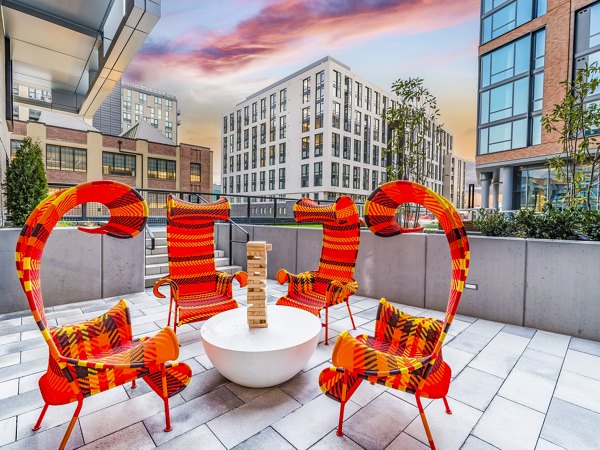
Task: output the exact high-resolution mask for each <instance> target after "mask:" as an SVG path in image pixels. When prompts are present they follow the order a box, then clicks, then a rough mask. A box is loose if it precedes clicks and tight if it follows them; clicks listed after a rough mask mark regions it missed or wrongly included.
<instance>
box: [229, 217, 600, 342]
mask: <svg viewBox="0 0 600 450" xmlns="http://www.w3.org/2000/svg"><path fill="white" fill-rule="evenodd" d="M244 228H245V229H247V230H248V231H249V232H250V238H251V239H254V240H264V241H267V242H269V243H271V244H273V251H272V252H270V253H269V269H268V276H269V278H274V277H275V274H276V273H277V270H279V269H280V268H285V269H287V270H289V271H290V272H293V273H298V272H302V271H305V270H315V269H316V268H317V264H318V259H319V255H320V248H321V247H320V246H321V236H322V234H321V230H319V229H315V228H302V227H298V228H297V227H275V226H244ZM218 229H219V232H218V246H219V248H220V249H222V250H226V252H227V250H228V245H229V232H228V230H227V229H226V228H225V227H224V226H223V225H221V226H218ZM360 239H361V243H360V248H359V253H358V260H357V265H356V271H355V279H356V281H358V285H359V290H358V294H359V295H365V296H369V297H375V298H378V297H386V298H387V299H388V300H391V301H394V302H397V303H402V304H405V305H411V306H417V307H425V308H429V309H435V310H439V311H443V310H445V308H446V304H447V300H448V293H449V289H450V254H449V250H448V244H447V241H446V238H445V236H443V235H438V234H405V235H401V236H397V237H394V238H380V237H377V236H375V235H373V234H371V233H370V232H368V231H366V230H365V231H362V232H361V236H360ZM469 242H470V246H471V265H470V270H469V278H468V280H467V283H469V284H472V285H475V287H476V289H465V291H464V293H463V296H462V299H461V303H460V306H459V310H458V312H459V313H460V314H465V315H469V316H475V317H479V318H482V319H488V320H494V321H498V322H504V323H510V324H515V325H520V326H529V327H535V328H539V329H543V330H547V331H554V332H557V333H565V334H569V335H572V336H578V337H582V338H587V339H595V340H600V276H598V273H599V272H598V271H599V268H600V243H599V242H577V241H549V240H535V239H534V240H529V239H516V238H493V237H483V236H470V238H469ZM233 253H234V255H233V256H234V257H233V263H234V264H237V265H242V266H243V265H245V247H244V245H242V244H234V245H233Z"/></svg>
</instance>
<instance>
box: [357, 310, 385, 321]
mask: <svg viewBox="0 0 600 450" xmlns="http://www.w3.org/2000/svg"><path fill="white" fill-rule="evenodd" d="M378 309H379V308H378V307H373V308H369V309H365V310H363V311H360V312H358V313H356V315H357V316H358V317H364V318H365V319H369V320H375V319H376V318H377V310H378Z"/></svg>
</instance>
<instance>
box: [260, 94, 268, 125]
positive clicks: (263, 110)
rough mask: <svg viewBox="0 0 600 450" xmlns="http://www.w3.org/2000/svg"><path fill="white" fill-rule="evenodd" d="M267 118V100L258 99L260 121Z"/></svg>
mask: <svg viewBox="0 0 600 450" xmlns="http://www.w3.org/2000/svg"><path fill="white" fill-rule="evenodd" d="M266 118H267V99H266V98H261V99H260V120H265V119H266Z"/></svg>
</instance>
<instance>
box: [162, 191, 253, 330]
mask: <svg viewBox="0 0 600 450" xmlns="http://www.w3.org/2000/svg"><path fill="white" fill-rule="evenodd" d="M229 210H230V205H229V200H227V199H226V198H225V197H222V198H220V199H219V200H217V201H216V202H213V203H207V204H196V203H189V202H185V201H183V200H179V199H177V198H174V197H172V196H171V195H169V197H168V200H167V252H168V254H169V274H168V275H167V276H165V277H163V278H161V279H160V280H158V281H157V282H156V283H155V284H154V295H156V296H157V297H159V298H165V296H164V295H163V294H162V293H161V292H160V291H159V289H158V288H159V287H160V286H162V285H169V286H170V288H171V289H170V298H171V301H170V304H169V318H168V322H167V325H170V324H171V314H172V313H174V319H173V331H175V332H177V327H178V326H181V325H183V324H184V323H191V322H199V321H202V320H206V319H209V318H210V317H212V316H214V315H216V314H219V313H220V312H223V311H227V310H229V309H234V308H237V307H238V304H237V302H236V301H235V299H234V298H233V292H232V291H233V289H232V283H233V279H234V278H235V279H237V280H238V282H239V283H240V286H241V287H244V286H246V283H247V280H248V275H247V274H246V272H241V271H240V272H236V273H235V274H234V275H232V274H229V273H225V272H220V271H217V269H216V268H215V239H214V228H215V221H217V220H222V221H228V220H229ZM173 310H174V311H173Z"/></svg>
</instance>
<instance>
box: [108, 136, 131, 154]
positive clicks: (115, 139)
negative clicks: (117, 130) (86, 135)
mask: <svg viewBox="0 0 600 450" xmlns="http://www.w3.org/2000/svg"><path fill="white" fill-rule="evenodd" d="M119 141H121V149H122V150H129V151H133V152H134V151H135V150H136V141H135V139H128V138H124V137H120V136H108V135H106V134H103V135H102V146H103V147H107V148H116V149H118V148H119Z"/></svg>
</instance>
